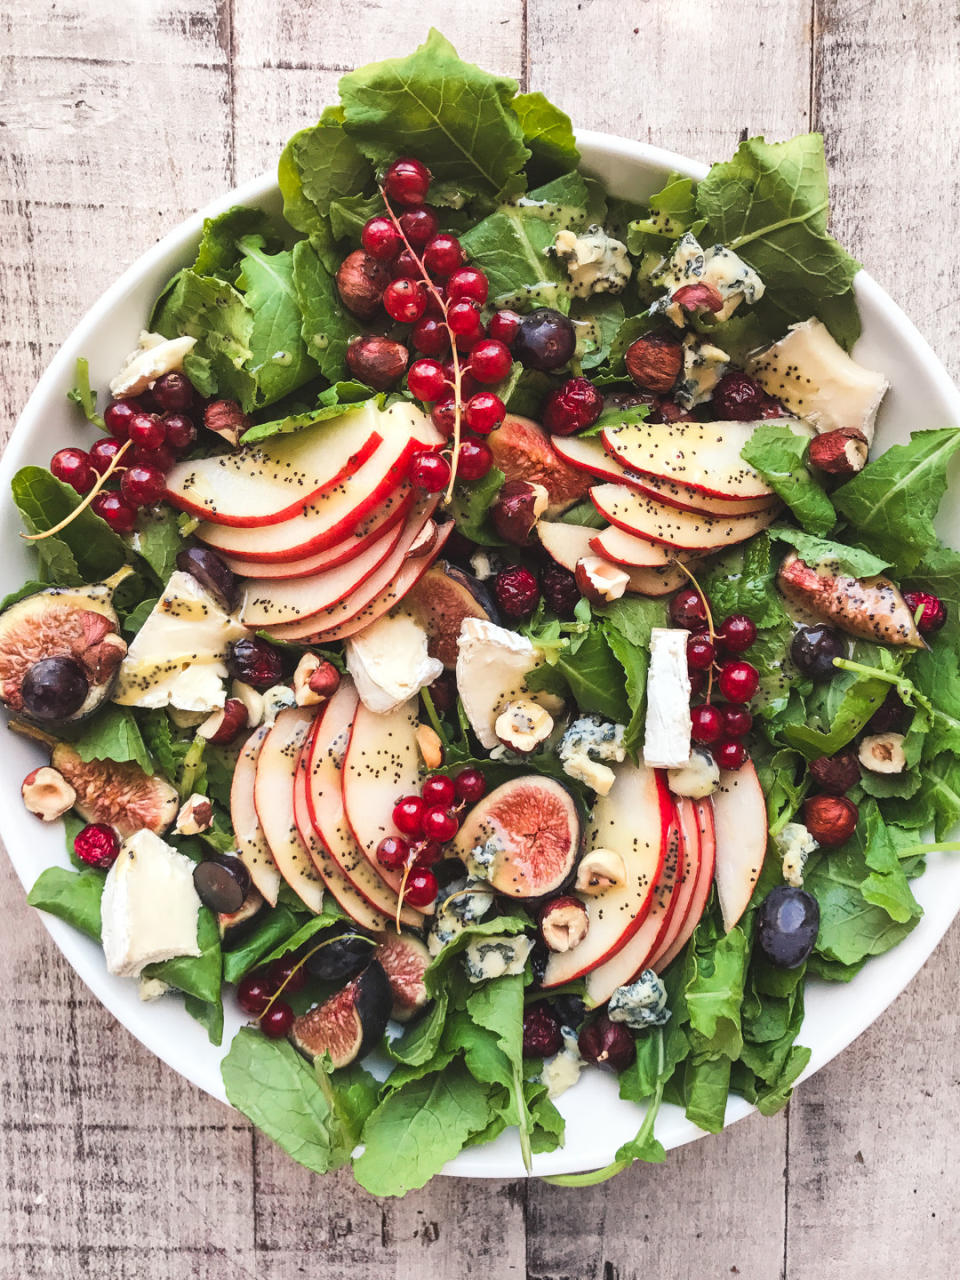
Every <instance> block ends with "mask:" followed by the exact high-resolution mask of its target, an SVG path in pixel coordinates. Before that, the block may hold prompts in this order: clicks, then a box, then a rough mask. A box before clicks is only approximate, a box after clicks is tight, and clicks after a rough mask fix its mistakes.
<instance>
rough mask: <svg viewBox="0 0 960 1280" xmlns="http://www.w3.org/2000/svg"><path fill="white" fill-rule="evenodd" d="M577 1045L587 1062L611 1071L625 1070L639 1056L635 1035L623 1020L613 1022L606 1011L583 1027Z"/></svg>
mask: <svg viewBox="0 0 960 1280" xmlns="http://www.w3.org/2000/svg"><path fill="white" fill-rule="evenodd" d="M577 1045H578V1047H579V1049H580V1053H581V1055H582V1056H583V1057H584V1058H586V1060H587V1062H594V1063H596V1065H597V1066H598V1067H609V1068H610V1070H611V1071H623V1070H625V1069H626V1068H627V1067H629V1066H630V1064H631V1062H633V1060H634V1059H635V1058H636V1056H637V1046H636V1045H635V1044H634V1042H633V1036H632V1035H631V1034H630V1032H629V1031H628V1030H627V1028H626V1027H625V1026H624V1025H623V1023H622V1022H611V1021H610V1018H609V1016H608V1015H607V1014H605V1013H601V1014H600V1016H599V1017H598V1018H595V1019H594V1020H593V1022H591V1023H588V1025H587V1026H585V1027H584V1028H583V1030H582V1031H581V1032H580V1038H579V1039H578V1041H577Z"/></svg>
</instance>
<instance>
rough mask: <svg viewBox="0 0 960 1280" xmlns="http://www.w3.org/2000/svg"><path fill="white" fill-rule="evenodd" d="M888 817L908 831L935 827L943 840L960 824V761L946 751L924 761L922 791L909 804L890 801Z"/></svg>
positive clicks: (900, 801) (886, 808) (885, 807)
mask: <svg viewBox="0 0 960 1280" xmlns="http://www.w3.org/2000/svg"><path fill="white" fill-rule="evenodd" d="M884 813H885V815H886V816H887V817H888V818H890V819H891V820H892V821H894V822H897V823H899V824H900V825H901V826H904V827H927V826H930V825H931V824H933V827H934V833H935V835H936V838H937V839H938V840H941V839H942V838H943V837H944V836H946V835H947V834H948V833H949V832H950V831H951V830H952V828H953V827H955V826H956V824H957V822H958V821H960V759H958V757H957V756H956V755H954V754H953V752H950V751H943V752H941V753H940V755H938V756H935V757H934V758H933V759H932V760H928V761H924V765H923V787H922V789H921V790H920V791H918V792H917V794H916V795H915V796H913V797H912V798H910V799H907V800H888V801H887V803H886V805H885V806H884Z"/></svg>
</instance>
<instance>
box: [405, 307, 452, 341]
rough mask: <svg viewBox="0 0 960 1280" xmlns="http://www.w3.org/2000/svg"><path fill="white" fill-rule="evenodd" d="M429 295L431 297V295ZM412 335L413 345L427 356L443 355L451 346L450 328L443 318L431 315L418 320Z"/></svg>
mask: <svg viewBox="0 0 960 1280" xmlns="http://www.w3.org/2000/svg"><path fill="white" fill-rule="evenodd" d="M427 296H428V298H429V296H430V295H429V294H428V295H427ZM428 310H429V306H428ZM410 336H411V338H412V339H413V345H414V346H415V347H416V349H417V350H418V351H422V352H423V354H424V355H425V356H442V355H443V353H444V352H445V351H446V350H447V348H448V347H449V346H450V331H449V329H448V328H447V326H446V325H445V324H444V323H443V322H442V321H441V320H437V319H435V318H434V317H433V316H430V315H426V316H424V317H423V319H422V320H418V321H417V323H416V324H415V325H414V326H413V332H412V333H411V335H410Z"/></svg>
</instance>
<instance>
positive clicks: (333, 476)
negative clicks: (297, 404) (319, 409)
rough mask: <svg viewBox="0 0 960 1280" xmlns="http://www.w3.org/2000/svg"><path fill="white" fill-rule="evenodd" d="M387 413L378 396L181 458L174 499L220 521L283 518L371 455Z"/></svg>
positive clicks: (240, 523) (172, 479)
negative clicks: (309, 422) (230, 447)
mask: <svg viewBox="0 0 960 1280" xmlns="http://www.w3.org/2000/svg"><path fill="white" fill-rule="evenodd" d="M411 407H412V406H411ZM414 412H418V411H417V410H414ZM381 417H382V415H381V414H380V412H379V411H378V410H377V407H376V402H375V401H370V402H369V403H368V404H365V405H364V406H363V408H360V409H355V410H352V411H351V412H349V413H345V414H344V415H343V416H342V417H339V418H332V419H330V420H329V421H328V422H323V423H320V424H318V425H317V426H315V427H303V428H302V429H301V430H300V431H296V432H292V433H291V434H289V435H281V436H274V437H273V438H272V439H271V440H265V441H264V442H263V443H262V444H251V445H246V446H245V447H244V448H242V449H238V450H237V451H236V452H234V453H223V454H218V455H216V456H215V457H212V458H197V459H196V460H194V461H192V462H178V463H176V465H175V466H173V467H171V468H170V470H169V471H168V473H167V494H166V496H167V500H168V501H169V502H170V503H172V505H173V506H175V507H179V508H180V509H181V510H183V511H189V512H190V514H191V515H195V516H199V517H200V519H201V520H212V521H213V522H214V523H215V524H223V525H231V526H233V527H236V528H255V527H257V526H258V525H265V524H276V523H278V522H279V521H280V520H286V519H288V518H289V517H290V516H293V515H296V513H297V512H298V511H299V510H301V509H302V507H303V504H304V503H305V502H309V501H310V500H311V499H312V498H315V497H316V496H317V495H318V494H320V493H323V492H324V490H326V489H332V488H333V487H334V485H337V484H339V483H340V481H341V480H344V479H346V477H347V476H349V475H352V473H353V472H354V471H356V470H357V469H358V468H359V467H360V466H362V465H363V463H364V462H366V461H367V459H368V458H369V457H370V455H371V454H372V453H373V452H374V450H375V449H377V447H378V446H379V445H380V444H381V442H382V440H383V438H384V437H383V433H382V432H381V431H380V421H381Z"/></svg>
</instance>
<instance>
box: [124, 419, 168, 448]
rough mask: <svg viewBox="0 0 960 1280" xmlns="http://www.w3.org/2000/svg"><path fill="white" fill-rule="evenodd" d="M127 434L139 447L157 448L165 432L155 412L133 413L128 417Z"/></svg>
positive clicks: (162, 440) (164, 437) (163, 438)
mask: <svg viewBox="0 0 960 1280" xmlns="http://www.w3.org/2000/svg"><path fill="white" fill-rule="evenodd" d="M127 436H128V438H129V439H130V440H132V441H133V443H134V444H135V445H139V446H140V448H141V449H159V448H160V446H161V445H162V444H163V442H164V440H165V439H166V432H165V431H164V429H163V423H162V422H161V421H160V419H159V418H158V417H157V415H156V414H155V413H135V414H134V415H133V417H132V418H131V419H130V423H129V426H128V429H127Z"/></svg>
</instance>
